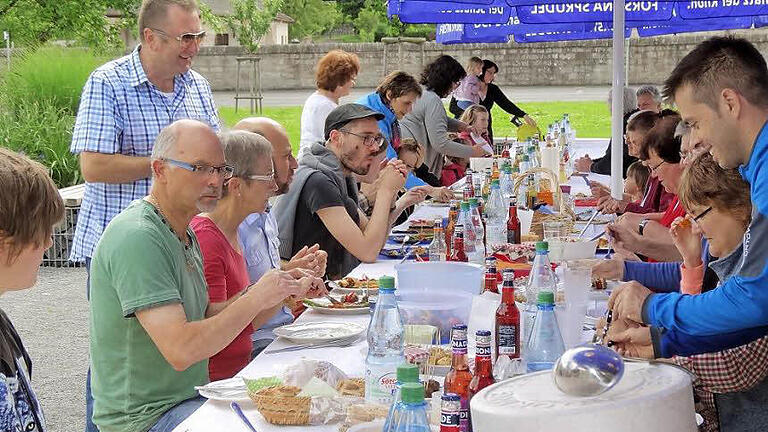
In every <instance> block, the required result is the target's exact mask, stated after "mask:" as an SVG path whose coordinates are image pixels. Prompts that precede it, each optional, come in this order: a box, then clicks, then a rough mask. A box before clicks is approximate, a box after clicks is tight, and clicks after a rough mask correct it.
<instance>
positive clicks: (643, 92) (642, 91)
mask: <svg viewBox="0 0 768 432" xmlns="http://www.w3.org/2000/svg"><path fill="white" fill-rule="evenodd" d="M635 96H637V109H639V110H640V111H653V112H661V102H662V97H661V92H660V91H659V89H658V87H656V86H653V85H644V86H641V87H638V89H637V91H636V92H635Z"/></svg>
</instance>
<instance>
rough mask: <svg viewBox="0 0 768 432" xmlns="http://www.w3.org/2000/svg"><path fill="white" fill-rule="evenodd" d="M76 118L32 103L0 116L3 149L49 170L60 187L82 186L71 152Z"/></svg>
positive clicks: (45, 105)
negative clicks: (27, 157) (24, 155)
mask: <svg viewBox="0 0 768 432" xmlns="http://www.w3.org/2000/svg"><path fill="white" fill-rule="evenodd" d="M74 124H75V116H73V115H71V114H69V113H67V112H65V110H64V109H62V108H56V107H54V106H53V105H51V104H45V103H38V102H32V103H30V104H28V105H23V106H20V107H18V108H17V110H16V112H15V113H14V114H11V113H4V114H2V115H0V145H2V146H3V147H7V148H10V149H11V150H14V151H17V152H20V153H24V154H26V155H27V156H29V157H30V158H32V159H34V160H36V161H38V162H40V163H42V164H43V165H45V166H46V167H48V170H49V173H50V174H51V177H52V178H53V181H54V182H56V185H57V186H58V187H67V186H73V185H76V184H78V183H82V176H81V175H80V166H79V164H78V159H77V156H76V155H73V154H72V153H70V152H69V144H70V142H71V141H72V127H73V126H74Z"/></svg>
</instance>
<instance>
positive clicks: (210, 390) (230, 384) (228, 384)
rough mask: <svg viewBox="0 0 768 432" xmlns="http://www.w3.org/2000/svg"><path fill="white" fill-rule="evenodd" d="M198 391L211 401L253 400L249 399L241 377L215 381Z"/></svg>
mask: <svg viewBox="0 0 768 432" xmlns="http://www.w3.org/2000/svg"><path fill="white" fill-rule="evenodd" d="M196 389H197V391H198V392H199V393H200V396H202V397H204V398H206V399H211V400H218V401H247V400H250V399H251V398H250V397H248V390H247V388H246V386H245V382H243V380H242V378H240V377H234V378H229V379H225V380H220V381H214V382H211V383H208V384H206V385H204V386H202V387H197V388H196Z"/></svg>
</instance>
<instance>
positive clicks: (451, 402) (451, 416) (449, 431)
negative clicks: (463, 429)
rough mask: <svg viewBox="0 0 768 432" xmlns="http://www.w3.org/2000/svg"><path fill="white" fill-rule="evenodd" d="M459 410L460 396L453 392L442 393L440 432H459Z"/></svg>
mask: <svg viewBox="0 0 768 432" xmlns="http://www.w3.org/2000/svg"><path fill="white" fill-rule="evenodd" d="M460 412H461V396H459V395H457V394H455V393H446V394H444V395H443V397H442V405H441V408H440V432H459V430H460V425H459V416H460V414H459V413H460Z"/></svg>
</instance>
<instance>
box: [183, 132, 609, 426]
mask: <svg viewBox="0 0 768 432" xmlns="http://www.w3.org/2000/svg"><path fill="white" fill-rule="evenodd" d="M585 143H586V141H585ZM577 144H578V143H577ZM589 144H590V146H588V147H587V146H577V151H576V155H577V157H578V156H580V155H583V154H584V153H586V152H589V153H590V154H593V153H594V154H602V152H603V151H605V145H607V141H605V142H602V141H594V140H591V141H589ZM600 146H602V150H600ZM607 178H608V176H602V175H599V174H591V175H590V180H595V181H600V182H604V183H607V182H608V180H607ZM570 184H571V185H572V187H573V189H572V193H573V194H574V195H575V194H576V193H578V192H583V193H585V194H589V188H587V186H586V183H585V182H584V181H583V180H582V179H581V178H578V177H573V178H572V179H571V181H570ZM447 215H448V208H447V207H444V206H442V207H433V206H427V205H423V206H419V207H418V208H416V210H415V211H414V212H413V214H411V216H410V219H434V218H437V217H445V216H447ZM599 229H602V225H598V226H596V227H595V228H594V229H593V230H590V232H595V233H596V231H595V230H599ZM587 235H589V233H587ZM397 262H398V261H397V260H379V261H377V262H375V263H372V264H361V265H359V266H358V267H357V268H355V269H354V270H353V271H352V272H351V273H350V276H353V277H360V276H364V275H365V276H368V277H372V278H376V277H379V276H383V275H392V276H395V270H394V266H395V264H396V263H397ZM296 321H297V322H309V321H344V322H352V323H357V324H360V325H363V326H367V325H368V321H369V315H367V314H366V315H353V316H349V315H346V316H332V315H322V314H319V313H317V312H314V311H311V310H308V311H307V312H305V313H304V314H302V315H301V316H300V317H299V318H298V319H297V320H296ZM366 345H367V342H366V341H365V340H364V339H362V340H361V341H359V342H358V343H356V344H354V345H351V346H349V347H344V348H339V347H334V348H317V349H312V350H305V351H293V352H283V353H276V354H264V353H262V354H260V355H259V356H257V357H256V358H255V359H253V361H251V363H250V364H248V366H246V367H245V369H243V370H242V371H241V372H240V374H239V375H240V376H245V377H249V378H259V377H265V376H273V375H278V374H279V373H280V372H281V370H282V368H284V367H285V366H286V365H288V364H290V363H293V362H295V361H296V360H297V359H301V358H308V359H318V360H327V361H330V362H332V363H333V364H335V365H336V366H337V367H339V368H340V369H341V370H343V371H344V372H345V373H346V374H347V375H349V376H351V377H362V376H363V375H364V373H365V363H364V361H365V358H364V352H365V350H366ZM287 346H290V344H289V343H286V342H284V341H282V340H277V341H275V342H273V343H272V344H271V345H270V346H269V347H267V348H266V349H265V351H268V350H271V349H278V348H283V347H287ZM240 406H241V407H242V408H243V411H244V412H245V415H246V416H247V417H248V419H249V420H250V421H251V423H253V425H254V426H255V427H256V430H258V431H259V432H272V431H274V432H278V431H306V430H312V431H313V432H335V431H336V430H337V429H338V425H337V424H334V425H328V426H314V427H307V426H296V427H293V426H275V425H271V424H269V423H267V422H266V421H265V420H264V418H263V417H262V416H261V415H260V414H259V413H258V411H257V410H256V407H255V406H254V404H253V403H251V402H248V401H245V402H243V403H241V404H240ZM210 431H228V432H229V431H232V432H236V431H246V428H245V426H244V425H243V424H242V423H241V421H240V419H239V418H238V417H237V416H236V415H235V413H234V412H232V410H231V408H230V407H229V403H228V402H220V401H212V400H211V401H208V402H206V403H205V404H204V405H203V406H202V407H201V408H200V409H198V410H197V411H196V412H195V413H194V414H192V415H191V416H190V417H189V418H188V419H187V420H185V421H184V422H183V423H181V424H180V425H179V426H178V427H177V428H176V429H175V430H174V432H210Z"/></svg>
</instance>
